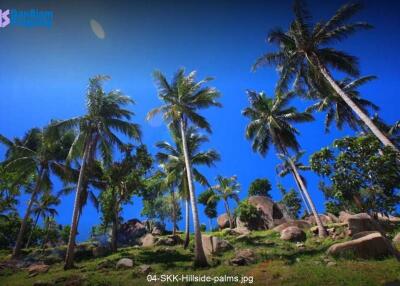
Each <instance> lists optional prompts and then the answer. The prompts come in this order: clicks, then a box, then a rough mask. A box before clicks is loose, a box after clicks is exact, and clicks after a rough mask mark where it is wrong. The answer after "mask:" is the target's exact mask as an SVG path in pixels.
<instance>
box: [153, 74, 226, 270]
mask: <svg viewBox="0 0 400 286" xmlns="http://www.w3.org/2000/svg"><path fill="white" fill-rule="evenodd" d="M154 77H155V80H156V82H157V85H158V96H159V98H160V99H161V100H162V101H163V102H164V104H163V105H162V106H160V107H158V108H155V109H153V110H152V111H150V112H149V114H148V116H147V118H148V119H151V118H152V117H153V116H154V115H155V114H157V113H160V112H161V113H163V118H164V120H165V121H166V122H168V124H169V125H171V124H174V125H176V126H179V130H180V133H181V139H182V150H183V154H184V159H185V168H186V176H187V182H188V189H189V194H190V202H191V206H192V215H193V224H194V232H195V264H196V265H198V266H206V265H208V263H207V259H206V256H205V254H204V249H203V245H202V241H201V232H200V222H199V215H198V209H197V201H196V195H195V192H194V187H193V173H192V167H191V163H190V156H189V151H188V143H187V138H188V137H187V131H188V128H189V127H190V124H192V125H194V126H197V127H199V128H202V129H205V130H206V131H207V132H211V127H210V124H209V123H208V122H207V119H206V118H205V117H203V116H202V115H200V114H199V113H198V110H199V109H204V108H207V107H210V106H221V104H220V103H218V102H217V99H218V97H219V96H220V94H219V92H218V91H217V90H216V89H215V88H212V87H204V86H203V85H204V84H206V83H207V82H209V81H210V80H211V78H206V79H204V80H201V81H199V82H197V81H196V72H195V71H192V72H190V73H189V74H188V75H186V76H185V71H184V69H179V70H178V72H177V73H176V75H175V77H174V79H173V80H172V83H171V84H170V83H168V81H167V80H166V78H165V76H164V75H163V74H162V73H161V72H159V71H156V72H155V73H154Z"/></svg>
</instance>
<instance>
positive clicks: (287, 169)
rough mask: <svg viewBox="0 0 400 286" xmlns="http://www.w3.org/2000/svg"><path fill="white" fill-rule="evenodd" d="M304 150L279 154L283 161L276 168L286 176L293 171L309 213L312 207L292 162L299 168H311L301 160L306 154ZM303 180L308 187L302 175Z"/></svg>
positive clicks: (281, 175) (279, 174) (280, 173)
mask: <svg viewBox="0 0 400 286" xmlns="http://www.w3.org/2000/svg"><path fill="white" fill-rule="evenodd" d="M304 153H305V152H304V151H299V152H297V153H296V154H295V155H294V156H290V157H288V156H286V155H285V154H278V157H279V159H281V160H282V163H281V164H279V165H278V166H277V168H276V171H277V173H278V176H279V177H285V176H286V175H287V174H289V173H291V174H292V175H293V178H294V181H295V182H296V185H297V188H298V190H299V193H300V196H301V199H302V200H303V203H304V206H305V207H306V209H307V213H311V212H310V208H309V207H308V204H307V201H306V200H305V198H304V190H303V189H302V188H301V186H300V183H299V181H298V180H297V177H296V175H295V174H294V172H293V170H292V167H291V164H290V162H293V164H294V165H295V166H296V168H297V170H302V171H307V170H310V167H309V166H306V165H304V164H303V163H301V162H300V159H301V157H302V156H303V155H304ZM300 177H301V180H302V181H303V183H304V185H305V186H306V187H307V182H306V179H305V178H304V177H303V176H301V175H300Z"/></svg>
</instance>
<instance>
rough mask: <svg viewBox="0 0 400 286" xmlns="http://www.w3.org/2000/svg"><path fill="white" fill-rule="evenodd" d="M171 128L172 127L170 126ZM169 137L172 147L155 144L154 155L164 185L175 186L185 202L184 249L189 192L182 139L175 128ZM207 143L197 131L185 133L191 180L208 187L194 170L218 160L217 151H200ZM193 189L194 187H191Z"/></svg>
mask: <svg viewBox="0 0 400 286" xmlns="http://www.w3.org/2000/svg"><path fill="white" fill-rule="evenodd" d="M171 127H172V126H171ZM170 131H171V135H172V138H173V141H174V143H175V144H174V145H172V144H170V143H169V142H167V141H162V142H158V143H157V145H156V146H157V147H158V148H159V149H160V151H159V152H158V153H157V154H156V158H157V160H158V161H159V162H160V163H162V166H163V170H164V172H165V174H166V175H165V178H166V179H167V180H166V185H167V186H172V187H173V186H177V187H178V189H179V191H180V196H181V197H182V198H184V200H185V209H186V210H185V211H186V213H185V232H186V238H185V243H184V246H185V248H186V247H188V245H189V239H190V236H189V234H190V233H189V202H190V196H189V190H188V183H187V175H186V165H185V158H184V153H183V148H182V139H181V136H180V133H179V132H177V130H176V129H175V128H171V130H170ZM206 142H208V138H207V136H205V135H202V134H200V133H198V129H197V128H195V127H193V126H192V127H190V128H189V129H188V131H187V146H188V154H189V158H190V163H191V166H192V172H193V179H194V181H196V182H197V183H199V184H200V185H203V186H208V187H209V186H210V184H209V183H208V180H207V178H206V177H205V176H204V175H203V174H202V173H201V172H200V171H199V169H197V168H196V166H204V165H205V166H208V167H211V166H213V165H214V163H215V162H216V161H218V160H219V159H220V156H219V154H218V153H217V151H215V150H213V149H210V150H207V151H202V150H200V147H201V145H202V144H203V143H206ZM193 188H194V186H193Z"/></svg>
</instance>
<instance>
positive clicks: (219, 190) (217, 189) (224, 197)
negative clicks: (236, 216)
mask: <svg viewBox="0 0 400 286" xmlns="http://www.w3.org/2000/svg"><path fill="white" fill-rule="evenodd" d="M216 181H217V184H216V185H214V186H212V187H211V188H210V190H211V191H212V192H213V194H212V195H211V196H210V197H209V199H208V200H209V201H210V203H212V202H219V201H222V202H223V203H224V206H225V211H226V214H227V215H228V217H229V227H230V228H233V225H234V221H233V214H232V212H231V210H230V207H229V199H233V200H234V201H236V202H237V203H239V195H238V194H239V191H240V184H239V183H238V182H237V177H236V176H232V177H222V176H221V175H218V176H217V178H216Z"/></svg>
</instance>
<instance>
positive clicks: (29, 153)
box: [0, 127, 74, 258]
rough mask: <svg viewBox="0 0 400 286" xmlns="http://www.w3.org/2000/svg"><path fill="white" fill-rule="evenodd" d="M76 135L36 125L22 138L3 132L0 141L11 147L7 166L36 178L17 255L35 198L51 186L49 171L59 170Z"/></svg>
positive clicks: (16, 253)
mask: <svg viewBox="0 0 400 286" xmlns="http://www.w3.org/2000/svg"><path fill="white" fill-rule="evenodd" d="M73 135H74V134H73V133H71V132H67V133H53V132H50V130H49V128H47V127H46V128H44V129H39V128H33V129H31V130H29V131H28V132H27V133H26V134H25V136H24V137H23V138H22V139H15V140H13V141H11V140H9V139H7V138H6V137H4V136H2V135H0V142H1V143H3V144H4V145H6V146H7V147H8V151H7V154H6V160H5V161H4V162H3V164H4V166H5V167H6V168H10V169H11V170H13V171H16V172H18V173H19V174H20V177H21V178H26V177H27V176H33V178H34V180H35V183H34V187H33V189H32V191H31V193H30V200H29V202H28V206H27V209H26V211H25V214H24V217H23V219H22V221H21V227H20V229H19V232H18V236H17V239H16V242H15V246H14V249H13V254H12V256H13V257H14V258H16V257H18V256H19V255H20V252H21V248H22V243H23V238H24V235H25V231H26V227H27V222H28V219H29V217H30V216H31V212H32V206H33V204H34V202H35V201H36V197H37V195H38V194H39V193H40V191H41V190H43V189H50V188H51V185H52V183H51V177H50V174H51V173H52V172H56V169H57V166H58V165H60V164H61V162H63V161H64V160H65V157H66V155H67V152H68V149H69V147H70V146H71V144H72V140H73ZM56 173H57V172H56Z"/></svg>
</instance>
